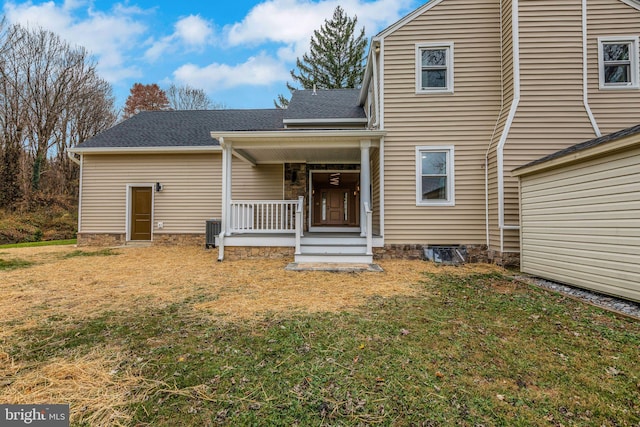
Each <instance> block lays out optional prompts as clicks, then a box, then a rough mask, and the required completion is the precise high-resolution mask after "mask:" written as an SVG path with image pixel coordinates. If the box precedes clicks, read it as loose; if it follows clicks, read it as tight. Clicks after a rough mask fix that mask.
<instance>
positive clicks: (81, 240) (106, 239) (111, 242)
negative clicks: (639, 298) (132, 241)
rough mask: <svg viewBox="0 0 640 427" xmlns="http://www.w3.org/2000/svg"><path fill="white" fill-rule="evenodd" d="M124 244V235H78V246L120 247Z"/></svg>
mask: <svg viewBox="0 0 640 427" xmlns="http://www.w3.org/2000/svg"><path fill="white" fill-rule="evenodd" d="M126 242H127V236H126V234H124V233H78V246H122V245H124V244H125V243H126Z"/></svg>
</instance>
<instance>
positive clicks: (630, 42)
mask: <svg viewBox="0 0 640 427" xmlns="http://www.w3.org/2000/svg"><path fill="white" fill-rule="evenodd" d="M598 66H599V74H600V89H638V88H639V87H640V86H639V84H638V37H609V38H599V39H598Z"/></svg>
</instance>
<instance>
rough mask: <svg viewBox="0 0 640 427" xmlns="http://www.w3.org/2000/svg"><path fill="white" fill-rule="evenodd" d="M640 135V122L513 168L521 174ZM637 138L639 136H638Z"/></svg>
mask: <svg viewBox="0 0 640 427" xmlns="http://www.w3.org/2000/svg"><path fill="white" fill-rule="evenodd" d="M634 135H639V136H640V124H639V125H636V126H632V127H629V128H626V129H622V130H619V131H617V132H614V133H610V134H609V135H605V136H601V137H599V138H594V139H590V140H589V141H585V142H581V143H579V144H576V145H572V146H571V147H568V148H565V149H564V150H560V151H556V152H555V153H552V154H549V155H548V156H545V157H542V158H540V159H538V160H534V161H533V162H530V163H527V164H526V165H523V166H520V167H518V168H516V169H514V170H513V172H514V175H521V174H522V173H521V172H522V171H523V170H524V169H531V168H533V167H534V166H538V165H543V164H544V163H549V162H552V161H553V160H556V159H561V158H563V157H567V156H570V155H572V154H575V155H577V154H579V153H581V152H583V151H586V150H590V149H593V148H596V147H599V146H602V145H605V144H608V143H613V142H615V141H619V140H621V139H623V138H626V137H630V136H634ZM636 139H637V138H636Z"/></svg>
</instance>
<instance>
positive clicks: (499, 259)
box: [488, 250, 520, 268]
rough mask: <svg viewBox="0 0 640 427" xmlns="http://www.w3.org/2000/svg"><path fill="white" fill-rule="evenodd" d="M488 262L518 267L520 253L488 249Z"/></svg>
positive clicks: (507, 266)
mask: <svg viewBox="0 0 640 427" xmlns="http://www.w3.org/2000/svg"><path fill="white" fill-rule="evenodd" d="M488 258H489V262H490V263H492V264H497V265H499V266H501V267H506V268H519V267H520V253H518V252H500V251H494V250H489V251H488Z"/></svg>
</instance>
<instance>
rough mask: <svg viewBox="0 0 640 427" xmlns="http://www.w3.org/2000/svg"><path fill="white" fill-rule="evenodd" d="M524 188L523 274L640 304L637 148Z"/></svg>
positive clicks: (539, 177) (534, 178)
mask: <svg viewBox="0 0 640 427" xmlns="http://www.w3.org/2000/svg"><path fill="white" fill-rule="evenodd" d="M521 186H522V195H521V198H522V201H521V203H522V226H523V228H522V230H523V235H522V244H523V247H522V254H521V269H522V271H523V272H526V273H530V274H534V275H537V276H541V277H545V278H548V279H552V280H556V281H559V282H562V283H567V284H570V285H574V286H580V287H585V288H589V289H594V290H596V291H599V292H604V293H609V294H615V295H621V296H624V297H626V298H632V299H635V300H638V301H640V148H635V149H633V150H629V151H627V152H622V153H617V154H614V155H609V156H603V157H600V158H598V159H596V160H591V161H588V162H582V163H580V164H575V165H572V166H565V167H563V168H560V169H555V170H551V171H547V172H542V173H538V174H534V175H531V176H524V177H522V181H521Z"/></svg>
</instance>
